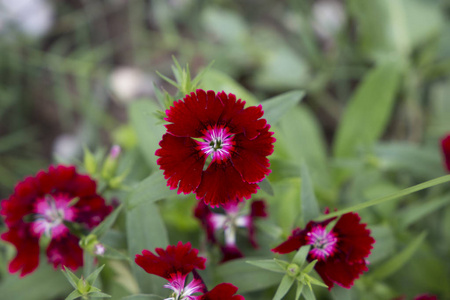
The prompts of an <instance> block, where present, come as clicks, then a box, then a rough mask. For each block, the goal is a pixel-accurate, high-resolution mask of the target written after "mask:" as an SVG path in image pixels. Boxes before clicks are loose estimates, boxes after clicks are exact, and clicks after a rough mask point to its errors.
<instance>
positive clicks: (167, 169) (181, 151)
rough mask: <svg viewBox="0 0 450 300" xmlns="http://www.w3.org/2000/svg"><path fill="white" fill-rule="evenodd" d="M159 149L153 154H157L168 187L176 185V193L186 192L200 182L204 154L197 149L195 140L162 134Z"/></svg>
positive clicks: (173, 187) (172, 187)
mask: <svg viewBox="0 0 450 300" xmlns="http://www.w3.org/2000/svg"><path fill="white" fill-rule="evenodd" d="M159 145H160V146H161V148H160V149H158V150H156V152H155V155H157V156H159V157H160V158H158V161H157V163H158V165H159V166H160V169H162V170H164V178H166V179H168V180H167V186H169V187H170V189H175V188H177V187H178V193H184V194H188V193H190V192H192V191H194V190H195V189H196V188H197V187H198V186H199V184H200V180H201V175H202V171H203V166H204V164H205V160H206V156H205V155H202V154H201V153H200V152H199V151H198V150H196V149H195V147H197V143H196V142H195V140H193V139H191V138H186V137H176V136H173V135H171V134H167V133H166V134H164V135H163V137H162V140H161V142H160V143H159Z"/></svg>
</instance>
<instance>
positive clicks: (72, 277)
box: [61, 267, 79, 289]
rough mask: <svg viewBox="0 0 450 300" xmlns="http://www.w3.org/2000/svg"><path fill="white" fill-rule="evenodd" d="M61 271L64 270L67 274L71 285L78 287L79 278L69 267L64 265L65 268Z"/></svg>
mask: <svg viewBox="0 0 450 300" xmlns="http://www.w3.org/2000/svg"><path fill="white" fill-rule="evenodd" d="M61 271H62V272H63V274H64V276H66V278H67V280H68V281H69V283H70V285H71V286H73V288H74V289H76V288H77V282H78V280H79V278H78V277H77V276H76V275H75V274H73V273H72V272H71V271H70V270H69V269H68V268H65V267H64V270H61Z"/></svg>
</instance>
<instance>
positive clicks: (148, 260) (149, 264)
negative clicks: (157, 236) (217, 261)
mask: <svg viewBox="0 0 450 300" xmlns="http://www.w3.org/2000/svg"><path fill="white" fill-rule="evenodd" d="M155 252H156V253H157V254H158V255H159V256H156V255H154V254H153V253H152V252H150V251H148V250H143V251H142V255H139V254H136V260H135V262H136V264H138V265H139V266H140V267H141V268H143V269H144V270H145V272H147V273H150V274H154V275H157V276H160V277H162V278H165V279H167V280H169V281H170V280H171V279H172V278H173V277H174V276H175V275H177V274H180V275H181V276H184V277H186V276H187V275H188V274H189V273H191V272H192V270H194V269H200V270H203V269H204V268H205V261H206V259H205V258H203V257H199V256H198V250H197V249H191V243H189V242H187V243H186V244H185V245H183V243H182V242H178V244H177V245H176V246H172V245H169V246H167V248H166V250H164V249H162V248H156V249H155Z"/></svg>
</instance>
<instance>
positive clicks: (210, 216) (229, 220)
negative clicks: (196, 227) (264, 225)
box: [194, 200, 267, 262]
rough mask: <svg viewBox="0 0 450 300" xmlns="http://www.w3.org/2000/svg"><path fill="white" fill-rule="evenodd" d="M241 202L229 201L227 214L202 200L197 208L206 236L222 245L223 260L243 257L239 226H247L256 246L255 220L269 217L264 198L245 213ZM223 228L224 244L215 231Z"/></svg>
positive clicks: (250, 237)
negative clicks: (239, 240)
mask: <svg viewBox="0 0 450 300" xmlns="http://www.w3.org/2000/svg"><path fill="white" fill-rule="evenodd" d="M240 208H241V207H240V205H239V203H229V204H227V205H225V206H224V211H225V214H218V213H214V212H212V211H211V210H210V208H209V207H208V206H207V205H205V204H204V203H203V202H202V201H199V202H198V205H197V207H196V208H195V212H194V214H195V217H196V218H197V219H199V220H200V221H201V223H202V226H203V228H204V229H205V231H206V236H207V238H208V240H209V241H210V242H211V243H212V244H217V245H219V246H220V248H221V250H222V254H223V258H222V262H226V261H229V260H232V259H235V258H240V257H243V254H242V252H241V251H240V250H239V248H238V247H237V245H236V231H237V228H239V227H242V228H247V230H248V236H249V241H250V243H251V244H252V246H253V247H254V248H257V247H258V244H257V243H256V239H255V224H254V222H255V220H256V219H257V218H265V217H267V212H266V204H265V202H264V201H263V200H255V201H253V202H252V204H251V206H250V213H249V214H244V213H243V212H242V210H241V209H240ZM219 230H223V232H224V235H225V238H224V245H222V244H221V243H220V242H219V241H218V240H217V239H216V236H215V232H217V231H219Z"/></svg>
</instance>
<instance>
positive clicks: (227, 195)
mask: <svg viewBox="0 0 450 300" xmlns="http://www.w3.org/2000/svg"><path fill="white" fill-rule="evenodd" d="M244 105H245V101H242V100H240V99H239V100H236V96H235V95H233V94H228V95H227V94H225V92H220V93H218V94H217V95H216V94H215V93H214V92H213V91H208V92H205V91H203V90H197V91H196V92H195V93H191V94H190V95H186V96H185V98H184V99H183V100H179V101H175V102H174V103H173V106H172V107H170V109H168V110H166V114H167V118H165V120H166V121H168V122H170V124H168V125H166V128H167V133H166V134H164V135H163V137H162V140H161V142H160V143H159V145H160V146H161V148H160V149H158V150H156V153H155V154H156V155H157V156H159V157H160V158H159V159H158V161H157V162H158V164H159V166H160V168H161V169H162V170H164V177H165V178H166V179H167V185H168V186H169V187H170V188H171V189H175V188H177V187H178V193H184V194H188V193H190V192H194V193H195V194H196V196H197V199H199V200H200V199H202V200H203V201H204V202H205V203H206V204H209V205H211V206H213V207H214V206H219V205H224V204H227V203H230V202H239V201H242V200H243V199H244V198H245V199H249V198H250V196H251V195H252V194H254V193H256V191H257V190H258V189H259V186H258V185H257V183H258V182H260V181H261V180H263V179H264V177H265V176H266V175H267V174H269V173H270V170H269V169H268V168H269V166H270V163H269V160H268V159H267V156H268V155H270V154H272V152H273V143H274V142H275V138H273V137H272V135H273V132H269V129H270V125H268V124H267V122H266V120H265V119H261V117H262V116H263V110H262V107H261V105H259V106H251V107H247V108H245V109H244ZM201 140H202V141H201ZM205 163H206V166H205Z"/></svg>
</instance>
